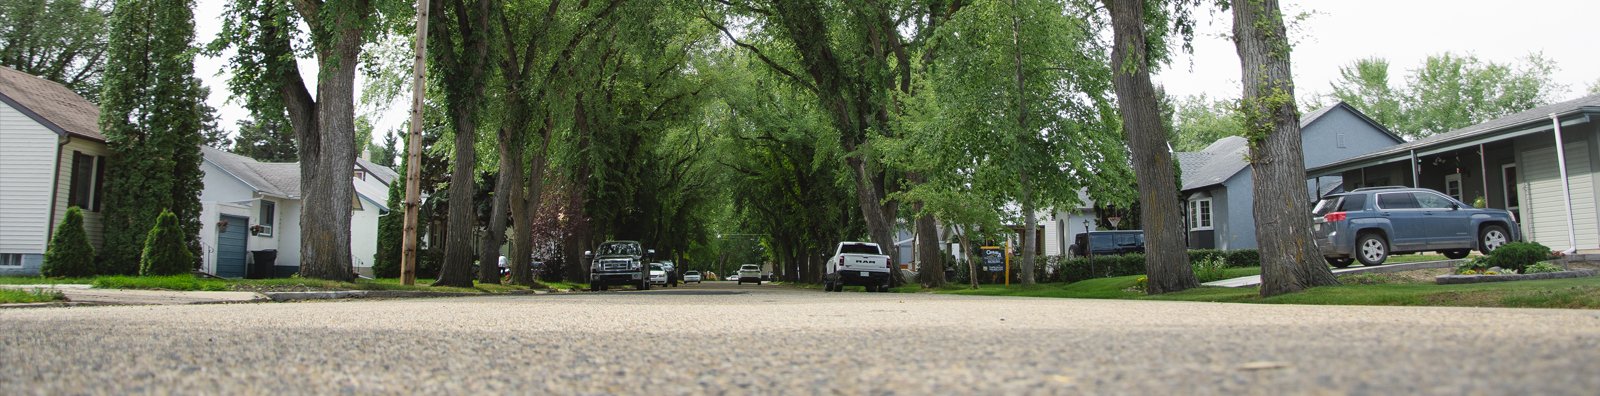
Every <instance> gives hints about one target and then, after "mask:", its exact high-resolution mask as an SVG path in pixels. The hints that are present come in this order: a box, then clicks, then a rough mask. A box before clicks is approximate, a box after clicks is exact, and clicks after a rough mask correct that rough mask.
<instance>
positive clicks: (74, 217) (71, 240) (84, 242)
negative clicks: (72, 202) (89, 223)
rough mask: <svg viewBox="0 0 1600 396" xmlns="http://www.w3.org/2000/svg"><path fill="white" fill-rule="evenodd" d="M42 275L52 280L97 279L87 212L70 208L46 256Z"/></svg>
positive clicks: (52, 238) (53, 237)
mask: <svg viewBox="0 0 1600 396" xmlns="http://www.w3.org/2000/svg"><path fill="white" fill-rule="evenodd" d="M39 272H40V273H41V274H43V275H44V276H48V277H87V276H94V275H95V263H94V246H93V245H90V244H89V235H88V234H87V233H85V232H84V231H83V210H81V209H78V207H76V206H73V207H70V208H67V215H66V217H64V218H62V219H61V224H59V225H56V234H55V235H54V236H52V237H51V238H50V248H49V249H48V250H46V251H45V253H44V266H43V267H41V268H40V269H39Z"/></svg>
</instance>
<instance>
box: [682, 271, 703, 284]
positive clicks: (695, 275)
mask: <svg viewBox="0 0 1600 396" xmlns="http://www.w3.org/2000/svg"><path fill="white" fill-rule="evenodd" d="M689 282H694V283H700V271H689V272H685V273H683V283H689Z"/></svg>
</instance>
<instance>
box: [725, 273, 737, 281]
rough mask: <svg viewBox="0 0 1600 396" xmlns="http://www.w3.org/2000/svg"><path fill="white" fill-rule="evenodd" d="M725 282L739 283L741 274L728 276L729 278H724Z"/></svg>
mask: <svg viewBox="0 0 1600 396" xmlns="http://www.w3.org/2000/svg"><path fill="white" fill-rule="evenodd" d="M723 280H726V281H729V282H737V281H739V274H733V275H728V277H727V278H723Z"/></svg>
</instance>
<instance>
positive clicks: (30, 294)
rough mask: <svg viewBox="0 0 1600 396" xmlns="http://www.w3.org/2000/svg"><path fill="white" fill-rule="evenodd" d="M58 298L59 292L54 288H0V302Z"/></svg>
mask: <svg viewBox="0 0 1600 396" xmlns="http://www.w3.org/2000/svg"><path fill="white" fill-rule="evenodd" d="M60 299H61V292H58V291H54V290H12V289H0V304H20V303H41V302H51V301H56V300H60Z"/></svg>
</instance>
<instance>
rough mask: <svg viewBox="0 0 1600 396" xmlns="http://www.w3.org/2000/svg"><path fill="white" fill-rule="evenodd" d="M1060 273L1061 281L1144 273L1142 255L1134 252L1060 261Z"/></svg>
mask: <svg viewBox="0 0 1600 396" xmlns="http://www.w3.org/2000/svg"><path fill="white" fill-rule="evenodd" d="M1060 273H1061V278H1060V281H1063V282H1077V281H1082V280H1086V279H1095V278H1106V277H1113V276H1128V275H1140V274H1144V255H1143V254H1138V253H1134V254H1125V255H1121V256H1094V257H1091V258H1088V259H1083V258H1076V259H1070V260H1066V261H1063V262H1061V268H1060Z"/></svg>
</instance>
